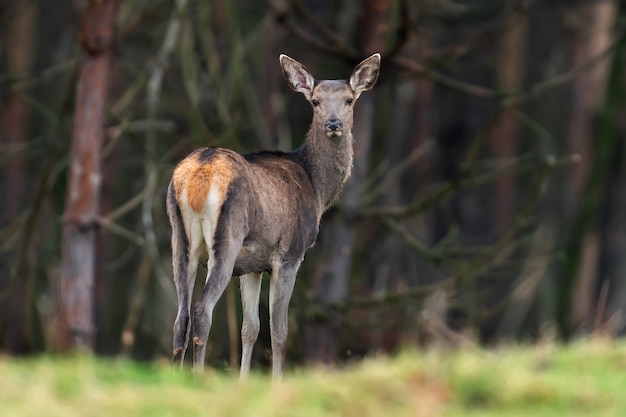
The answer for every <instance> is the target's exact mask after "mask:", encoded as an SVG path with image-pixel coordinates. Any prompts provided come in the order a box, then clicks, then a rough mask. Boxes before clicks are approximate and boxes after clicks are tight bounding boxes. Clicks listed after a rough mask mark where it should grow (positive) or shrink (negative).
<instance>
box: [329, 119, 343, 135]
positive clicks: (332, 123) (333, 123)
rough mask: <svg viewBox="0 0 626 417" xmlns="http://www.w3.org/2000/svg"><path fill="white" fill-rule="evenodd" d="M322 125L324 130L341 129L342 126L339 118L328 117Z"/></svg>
mask: <svg viewBox="0 0 626 417" xmlns="http://www.w3.org/2000/svg"><path fill="white" fill-rule="evenodd" d="M324 127H325V128H326V130H329V131H331V132H334V131H337V130H341V128H342V127H343V123H341V120H339V119H328V120H326V121H325V122H324Z"/></svg>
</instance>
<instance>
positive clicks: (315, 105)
mask: <svg viewBox="0 0 626 417" xmlns="http://www.w3.org/2000/svg"><path fill="white" fill-rule="evenodd" d="M311 104H312V105H313V107H317V106H319V105H320V102H319V101H318V100H311Z"/></svg>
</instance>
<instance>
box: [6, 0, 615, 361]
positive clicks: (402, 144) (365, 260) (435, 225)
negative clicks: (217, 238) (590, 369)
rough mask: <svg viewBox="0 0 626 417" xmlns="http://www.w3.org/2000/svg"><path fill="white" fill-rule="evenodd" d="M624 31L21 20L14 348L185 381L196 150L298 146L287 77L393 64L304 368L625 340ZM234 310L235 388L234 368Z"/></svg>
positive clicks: (519, 10) (488, 12) (302, 332)
mask: <svg viewBox="0 0 626 417" xmlns="http://www.w3.org/2000/svg"><path fill="white" fill-rule="evenodd" d="M625 18H626V2H624V1H618V0H561V1H558V0H534V1H533V0H507V1H502V0H467V1H453V0H418V1H409V0H345V1H335V2H324V1H319V0H269V1H266V2H259V1H250V0H240V1H236V2H233V1H229V0H216V1H198V2H189V1H187V0H175V1H173V0H150V1H148V0H99V1H98V0H91V1H82V0H74V1H68V0H65V1H55V2H51V1H36V0H18V1H11V0H3V1H0V39H1V42H0V195H1V196H2V197H1V198H2V204H0V346H1V347H2V349H3V350H4V351H5V352H8V353H11V354H18V355H23V354H30V353H36V352H41V351H51V352H56V351H64V350H68V349H73V348H76V347H82V348H87V349H90V350H94V351H95V352H97V353H99V354H106V355H118V354H126V355H130V356H131V357H133V358H139V359H153V358H160V357H169V356H170V354H171V329H172V323H173V320H174V317H175V308H176V297H175V292H174V288H173V284H172V281H171V263H170V262H171V260H170V248H169V245H170V229H169V223H168V220H167V216H166V214H165V204H164V201H165V191H166V188H167V184H168V182H169V179H170V176H171V172H172V170H173V167H174V166H175V165H176V163H177V162H178V161H180V160H181V159H182V158H183V157H184V156H185V155H186V154H187V153H188V152H190V151H191V150H193V149H195V148H197V147H201V146H226V147H230V148H233V149H235V150H237V151H239V152H249V151H256V150H262V149H281V150H290V149H294V148H296V147H297V146H299V144H300V143H301V139H302V138H303V137H304V134H305V133H306V130H307V129H308V126H309V123H310V119H311V110H310V108H309V105H308V104H307V103H306V101H305V100H303V99H302V97H300V96H299V95H297V94H295V93H293V92H292V91H291V90H289V88H288V86H287V83H286V82H285V81H284V79H283V76H282V74H281V71H280V67H279V65H278V55H279V54H280V53H286V54H288V55H290V56H292V57H294V58H295V59H297V60H299V61H300V62H302V63H304V64H305V65H306V66H307V67H308V68H309V69H310V70H311V71H312V72H313V74H314V75H316V76H317V77H319V78H347V77H348V76H349V74H350V71H351V68H352V67H353V66H354V65H355V64H356V63H358V62H359V61H360V60H361V59H363V58H364V57H366V56H369V55H370V54H371V53H374V52H380V53H381V54H382V56H383V61H382V73H381V77H380V79H379V82H378V84H377V86H376V88H375V89H374V90H373V91H372V92H369V93H367V94H365V95H363V97H362V98H361V99H360V100H359V102H358V104H357V106H356V109H355V126H354V133H355V166H354V172H353V176H352V178H351V180H350V181H349V183H348V184H347V186H346V188H345V190H344V192H343V195H342V197H341V199H340V200H339V201H338V203H337V204H336V205H335V206H334V207H333V208H332V209H331V210H330V211H329V212H327V213H326V215H325V216H324V218H323V220H322V226H321V230H320V235H319V237H318V241H317V244H316V246H315V247H314V248H313V249H311V250H310V251H309V252H308V254H307V257H306V259H305V262H304V263H303V267H302V268H301V270H300V273H299V279H298V282H297V284H296V289H295V292H294V296H293V298H292V301H291V307H290V338H289V348H288V356H289V358H288V361H289V362H290V363H302V364H309V363H320V362H321V363H326V364H334V363H338V362H343V361H347V360H351V359H352V358H358V357H360V356H362V355H365V354H368V353H372V352H379V351H383V352H393V351H395V350H397V349H398V348H400V347H402V346H414V345H420V346H433V345H434V346H459V345H461V346H462V345H464V344H473V343H480V344H486V345H493V344H498V343H502V342H510V341H512V340H526V341H529V340H530V341H532V340H537V339H540V338H559V339H562V340H568V339H571V338H572V337H576V336H577V335H588V334H603V335H609V336H619V335H621V334H623V331H624V322H623V313H624V308H625V307H626V256H625V255H626V216H625V215H624V213H626V164H625V162H626V147H625V146H624V136H625V133H626V123H625V121H626V117H625V116H626V113H625V110H626V108H625V104H626V103H625V100H626V90H625V77H626V71H625V68H624V64H625V61H624V59H625V58H626V44H625V38H624V30H625V28H626V26H625V25H626V20H625ZM77 196H78V197H77ZM205 273H206V268H205V269H204V270H203V269H202V268H200V272H199V277H200V278H199V279H203V277H202V275H204V274H205ZM237 287H238V282H237V280H236V279H233V281H232V282H231V284H230V287H229V288H228V289H227V291H226V293H225V296H224V297H223V299H222V300H221V301H220V304H219V305H218V307H217V309H216V311H215V315H214V317H215V320H214V327H213V329H212V332H211V335H210V354H209V357H208V359H207V360H208V361H209V362H211V364H213V365H214V366H217V367H228V366H230V367H236V366H237V361H238V357H239V341H238V331H239V330H238V327H239V325H240V323H241V317H240V314H241V312H240V302H239V299H238V297H239V295H238V291H237ZM266 300H267V286H264V288H263V292H262V301H261V323H262V328H261V336H260V341H259V344H257V348H256V349H255V356H254V362H255V363H256V366H259V365H260V366H266V365H267V364H268V361H269V359H268V350H269V343H270V342H269V330H268V328H267V320H266V318H267V314H268V313H267V301H266Z"/></svg>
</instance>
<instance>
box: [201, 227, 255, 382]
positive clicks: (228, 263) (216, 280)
mask: <svg viewBox="0 0 626 417" xmlns="http://www.w3.org/2000/svg"><path fill="white" fill-rule="evenodd" d="M220 227H221V228H223V229H226V228H227V227H228V225H225V224H223V223H222V224H220V225H218V229H219V228H220ZM217 233H219V234H220V235H221V236H222V238H221V239H220V240H219V241H213V242H211V239H212V236H208V234H209V233H206V232H205V240H206V242H207V247H208V248H210V249H209V262H208V264H207V269H208V272H207V278H206V282H205V285H204V290H203V291H202V295H201V296H200V298H199V299H198V301H196V303H195V304H194V313H193V337H192V340H193V343H194V356H193V370H194V372H196V373H201V372H202V371H203V370H204V358H205V354H206V342H207V339H208V337H209V331H210V330H211V324H212V320H213V309H214V308H215V304H217V301H218V300H219V299H220V297H221V296H222V294H223V293H224V290H225V289H226V286H227V285H228V283H229V282H230V278H231V276H232V274H233V268H234V266H235V260H236V259H237V255H238V254H239V251H240V249H241V246H242V243H243V237H241V238H239V237H237V238H235V237H232V236H233V234H231V233H228V230H221V231H220V230H218V231H217ZM211 243H212V244H211Z"/></svg>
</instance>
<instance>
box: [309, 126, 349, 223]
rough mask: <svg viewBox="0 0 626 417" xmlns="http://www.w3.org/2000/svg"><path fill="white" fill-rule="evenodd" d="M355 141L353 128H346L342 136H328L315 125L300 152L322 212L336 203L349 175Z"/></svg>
mask: <svg viewBox="0 0 626 417" xmlns="http://www.w3.org/2000/svg"><path fill="white" fill-rule="evenodd" d="M352 142H353V137H352V132H351V131H345V132H344V133H343V135H342V136H340V137H328V136H326V132H324V131H323V130H316V129H313V128H312V129H311V130H309V132H308V133H307V135H306V137H305V140H304V143H303V145H302V146H301V147H300V149H298V151H297V152H298V153H299V156H300V159H301V163H302V165H303V167H304V169H305V170H306V171H307V173H308V174H309V178H310V179H311V183H312V185H313V189H314V190H315V193H316V195H317V199H318V202H319V205H320V208H321V209H322V211H325V210H326V209H327V208H328V207H329V206H330V205H332V203H334V202H335V200H336V199H337V197H338V196H339V192H340V191H341V189H342V187H343V185H344V184H345V183H346V181H347V180H348V178H349V177H350V174H351V172H352V155H353V150H352Z"/></svg>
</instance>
